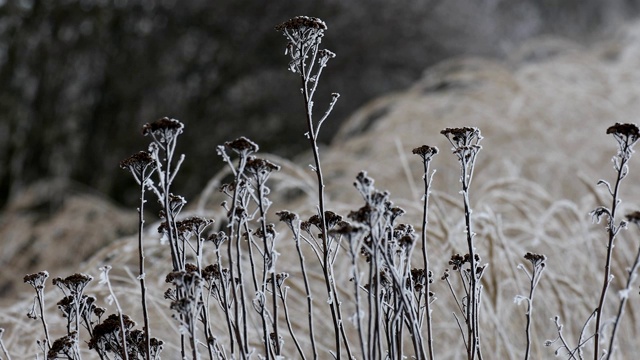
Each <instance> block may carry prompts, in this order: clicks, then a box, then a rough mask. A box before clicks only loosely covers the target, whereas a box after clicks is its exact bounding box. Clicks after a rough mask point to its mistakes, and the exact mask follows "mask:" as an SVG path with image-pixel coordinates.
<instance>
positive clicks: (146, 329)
mask: <svg viewBox="0 0 640 360" xmlns="http://www.w3.org/2000/svg"><path fill="white" fill-rule="evenodd" d="M142 178H143V179H145V177H144V176H142ZM145 185H146V181H142V182H141V185H140V208H138V225H139V227H138V263H139V266H140V294H141V302H142V316H143V318H144V342H145V349H146V353H145V359H146V360H151V335H150V332H151V327H150V326H149V310H148V309H147V285H146V283H145V269H144V245H143V233H144V204H145V202H146V200H145V198H144V193H145V189H144V188H145Z"/></svg>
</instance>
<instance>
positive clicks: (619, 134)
mask: <svg viewBox="0 0 640 360" xmlns="http://www.w3.org/2000/svg"><path fill="white" fill-rule="evenodd" d="M607 134H611V135H613V137H615V139H616V141H617V142H618V146H619V147H620V149H619V152H618V156H619V157H620V158H625V159H628V158H629V157H631V154H633V146H634V145H635V144H636V142H637V141H638V139H639V138H640V129H638V126H637V125H636V124H631V123H627V124H620V123H616V124H615V125H612V126H610V127H609V128H608V129H607Z"/></svg>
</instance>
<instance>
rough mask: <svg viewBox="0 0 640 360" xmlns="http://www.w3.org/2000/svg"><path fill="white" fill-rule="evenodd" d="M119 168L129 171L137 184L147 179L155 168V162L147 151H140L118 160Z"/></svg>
mask: <svg viewBox="0 0 640 360" xmlns="http://www.w3.org/2000/svg"><path fill="white" fill-rule="evenodd" d="M120 168H122V169H125V170H129V171H131V174H133V176H134V177H135V179H136V181H137V182H138V184H141V183H142V182H143V181H145V180H147V179H148V178H149V177H150V176H151V175H152V174H153V171H154V170H155V169H156V163H155V161H154V160H153V157H152V156H151V154H150V153H149V152H147V151H140V152H138V153H136V154H133V155H131V156H129V157H128V158H126V159H124V160H122V161H121V162H120Z"/></svg>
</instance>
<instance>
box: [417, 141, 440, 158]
mask: <svg viewBox="0 0 640 360" xmlns="http://www.w3.org/2000/svg"><path fill="white" fill-rule="evenodd" d="M439 151H440V150H438V148H437V147H435V146H429V145H422V146H420V147H417V148H415V149H413V151H412V153H414V154H416V155H419V156H420V157H421V158H422V161H431V159H432V158H433V157H434V156H435V155H436V154H437V153H438V152H439Z"/></svg>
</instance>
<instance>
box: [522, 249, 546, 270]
mask: <svg viewBox="0 0 640 360" xmlns="http://www.w3.org/2000/svg"><path fill="white" fill-rule="evenodd" d="M524 258H525V260H529V261H530V262H531V264H532V265H533V267H534V268H535V267H538V266H542V267H544V266H545V261H546V260H547V257H546V256H545V255H542V254H534V253H531V252H528V253H526V254H525V255H524Z"/></svg>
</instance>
